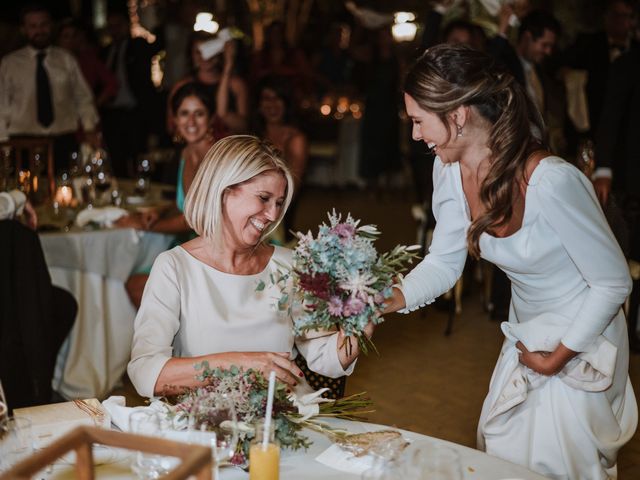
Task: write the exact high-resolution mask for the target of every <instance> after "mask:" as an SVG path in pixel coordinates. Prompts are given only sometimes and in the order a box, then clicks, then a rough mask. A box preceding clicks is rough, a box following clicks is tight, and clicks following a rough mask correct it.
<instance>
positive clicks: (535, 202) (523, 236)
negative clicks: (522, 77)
mask: <svg viewBox="0 0 640 480" xmlns="http://www.w3.org/2000/svg"><path fill="white" fill-rule="evenodd" d="M433 177H434V194H433V210H434V214H435V217H436V220H437V224H436V228H435V231H434V235H433V241H432V244H431V247H430V249H429V254H428V255H427V256H426V257H425V259H424V260H423V261H422V262H421V263H420V264H419V265H418V266H416V268H415V269H414V270H413V271H412V272H411V273H409V274H408V275H407V276H406V278H405V279H404V281H403V284H402V286H401V287H400V288H401V290H402V292H403V294H404V297H405V300H406V303H407V309H406V310H405V311H411V310H415V309H416V308H419V307H421V306H423V305H425V304H428V303H431V302H432V301H433V300H434V299H435V298H436V297H437V296H439V295H441V294H442V293H444V292H445V291H447V290H448V289H449V288H451V287H452V286H453V285H454V283H455V282H456V280H457V279H458V277H459V276H460V275H461V273H462V269H463V267H464V262H465V259H466V256H467V248H466V233H467V229H468V227H469V225H470V224H471V221H470V213H469V208H468V205H467V202H466V198H465V196H464V192H463V189H462V179H461V174H460V166H459V164H457V163H456V164H446V165H445V164H443V163H442V162H441V161H440V159H436V162H435V165H434V172H433ZM480 248H481V255H482V257H483V258H485V259H486V260H488V261H490V262H492V263H494V264H496V265H497V266H498V267H500V268H501V269H502V270H503V271H504V272H505V273H506V274H507V276H508V277H509V279H510V280H511V285H512V286H511V308H510V312H509V321H508V322H504V323H503V324H502V330H503V332H504V333H505V341H504V344H503V347H502V350H501V353H500V356H499V358H498V362H497V364H496V367H495V370H494V372H493V376H492V378H491V382H490V386H489V393H488V394H487V397H486V399H485V402H484V405H483V408H482V413H481V416H480V422H479V425H478V448H480V449H481V450H485V451H486V452H487V453H489V454H491V455H495V456H497V457H501V458H503V459H506V460H509V461H512V462H514V463H517V464H520V465H523V466H525V467H528V468H530V469H531V470H534V471H536V472H539V473H541V474H543V475H546V476H549V477H551V478H555V479H606V478H616V456H617V452H618V450H619V449H620V447H621V446H622V445H624V444H625V443H626V442H627V441H628V440H629V439H630V438H631V436H632V435H633V433H634V431H635V429H636V425H637V405H636V399H635V396H634V393H633V389H632V387H631V383H630V381H629V375H628V360H629V348H628V340H627V328H626V322H625V318H624V315H623V312H622V310H621V305H622V303H623V302H624V301H625V299H626V297H627V295H628V294H629V292H630V289H631V280H630V277H629V270H628V267H627V263H626V261H625V258H624V256H623V254H622V251H621V250H620V247H619V246H618V243H617V242H616V240H615V238H614V236H613V234H612V233H611V230H610V228H609V226H608V225H607V222H606V220H605V218H604V215H603V213H602V210H601V209H600V206H599V204H598V201H597V198H596V196H595V193H594V191H593V187H592V185H591V182H590V181H589V180H588V179H587V178H586V177H585V176H584V175H583V174H582V173H581V172H579V171H578V170H577V169H576V168H575V167H573V166H572V165H570V164H568V163H567V162H565V161H564V160H562V159H560V158H558V157H554V156H550V157H547V158H545V159H543V160H542V161H541V162H540V163H539V164H538V166H537V167H536V168H535V170H534V171H533V173H532V175H531V178H530V181H529V185H528V187H527V191H526V197H525V212H524V219H523V223H522V227H521V228H520V229H519V230H518V231H516V232H515V233H513V234H512V235H510V236H508V237H505V238H496V237H493V236H491V235H489V234H487V233H485V234H483V235H482V236H481V238H480ZM518 340H520V341H522V342H523V344H524V345H525V346H526V347H527V348H528V349H529V350H531V351H540V350H544V351H551V350H554V349H555V348H556V346H557V345H558V342H560V341H561V342H562V343H563V344H564V345H565V346H566V347H568V348H570V349H571V350H574V351H577V352H581V353H580V354H579V355H578V356H577V357H576V358H574V359H572V360H571V361H570V362H569V363H568V364H567V365H566V366H565V368H564V369H563V370H562V371H561V372H560V373H559V374H557V375H554V376H551V377H545V376H542V375H539V374H537V373H535V372H533V371H532V370H530V369H528V368H526V367H524V366H523V365H522V364H520V363H519V361H518V354H517V350H516V348H515V343H516V342H517V341H518Z"/></svg>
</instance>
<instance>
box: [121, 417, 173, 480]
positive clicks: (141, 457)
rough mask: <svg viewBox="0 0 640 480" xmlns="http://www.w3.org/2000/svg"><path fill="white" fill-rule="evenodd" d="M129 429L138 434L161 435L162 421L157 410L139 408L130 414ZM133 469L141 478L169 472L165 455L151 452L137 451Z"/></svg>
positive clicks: (155, 476) (144, 479)
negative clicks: (164, 459)
mask: <svg viewBox="0 0 640 480" xmlns="http://www.w3.org/2000/svg"><path fill="white" fill-rule="evenodd" d="M129 430H130V431H131V432H132V433H136V434H138V435H146V436H149V437H157V436H160V435H161V421H160V416H159V415H158V413H157V412H152V411H149V410H138V411H135V412H133V413H132V414H131V415H130V416H129ZM131 469H132V470H133V471H134V473H135V474H136V475H137V476H138V478H139V479H140V480H152V479H156V478H159V477H161V476H162V475H164V474H166V473H167V469H166V468H165V467H164V465H163V457H162V456H160V455H155V454H151V453H144V452H136V455H135V457H134V461H133V464H132V465H131Z"/></svg>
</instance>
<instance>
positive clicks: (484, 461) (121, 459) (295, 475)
mask: <svg viewBox="0 0 640 480" xmlns="http://www.w3.org/2000/svg"><path fill="white" fill-rule="evenodd" d="M331 423H332V424H333V425H335V426H340V427H342V428H345V429H347V430H349V431H350V432H352V433H360V432H364V431H368V430H380V429H384V428H388V427H384V426H382V425H373V424H368V423H361V422H347V421H342V420H338V421H332V422H331ZM305 434H306V435H307V436H308V437H309V438H310V439H311V440H312V441H313V444H312V445H311V447H310V448H309V449H308V450H307V451H306V452H305V451H304V450H299V451H296V452H293V451H290V450H284V451H283V452H282V454H281V461H280V478H281V480H316V479H317V480H320V479H323V480H325V479H328V480H331V479H336V480H338V479H345V480H349V479H354V480H355V479H359V478H360V476H359V475H353V474H348V473H345V472H342V471H339V470H335V469H333V468H331V467H329V466H326V465H323V464H321V463H319V462H317V461H316V460H315V458H316V457H317V456H318V455H319V454H320V453H322V452H323V451H325V450H326V449H327V448H328V447H329V446H330V445H331V442H330V441H329V440H328V439H327V437H325V436H324V435H322V434H319V433H316V432H313V431H306V432H305ZM403 434H404V436H405V438H407V439H408V440H410V441H416V440H422V441H426V442H430V443H433V445H440V446H447V447H450V448H452V449H453V450H455V451H456V452H457V453H458V455H459V458H460V463H461V468H462V474H463V478H464V479H465V480H502V479H505V480H506V479H510V480H515V479H519V480H541V479H544V478H545V477H543V476H541V475H538V474H536V473H533V472H531V471H529V470H527V469H525V468H523V467H520V466H517V465H514V464H512V463H509V462H505V461H504V460H500V459H499V458H496V457H492V456H489V455H487V454H485V453H482V452H480V451H478V450H474V449H471V448H468V447H463V446H462V445H456V444H454V443H450V442H446V441H444V440H439V439H437V438H433V437H427V436H425V435H420V434H417V433H413V432H407V431H403ZM99 450H100V449H99ZM96 458H97V459H98V460H100V459H101V458H102V459H103V460H106V461H107V462H108V463H107V464H104V465H101V466H98V467H97V469H96V474H97V475H96V476H97V478H103V479H121V478H133V477H134V476H133V474H132V473H131V469H130V464H131V459H132V455H131V454H130V453H129V452H127V453H125V454H123V453H120V454H119V455H117V454H114V452H113V451H112V452H101V453H97V454H96ZM39 478H40V476H39ZM42 478H43V479H44V478H46V479H47V480H49V479H55V480H61V479H66V478H74V476H73V467H72V466H71V465H68V464H67V465H61V464H58V465H56V467H55V468H54V471H53V473H52V474H51V475H44V476H42ZM221 478H222V480H236V479H238V480H240V479H242V480H244V479H247V478H249V474H248V473H245V472H244V471H242V470H240V469H238V468H235V467H223V468H222V469H221Z"/></svg>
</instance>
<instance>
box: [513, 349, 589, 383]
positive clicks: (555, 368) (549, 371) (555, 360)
mask: <svg viewBox="0 0 640 480" xmlns="http://www.w3.org/2000/svg"><path fill="white" fill-rule="evenodd" d="M516 348H517V349H518V350H520V352H522V353H521V354H520V363H522V364H523V365H524V366H525V367H529V368H530V369H531V370H533V371H534V372H537V373H539V374H541V375H546V376H552V375H555V374H557V373H558V372H559V371H560V370H562V369H563V368H564V366H565V365H566V364H567V362H569V360H571V359H572V358H573V357H575V356H576V355H577V354H578V352H574V351H573V350H570V349H568V348H567V347H565V346H564V345H563V344H562V343H560V344H559V345H558V348H556V349H555V350H554V351H553V352H530V351H529V350H527V347H525V346H524V344H523V343H522V342H518V343H516Z"/></svg>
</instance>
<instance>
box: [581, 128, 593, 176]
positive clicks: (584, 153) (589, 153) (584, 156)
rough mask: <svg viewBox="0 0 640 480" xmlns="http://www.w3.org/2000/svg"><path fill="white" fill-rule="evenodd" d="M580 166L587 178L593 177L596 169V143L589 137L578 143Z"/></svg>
mask: <svg viewBox="0 0 640 480" xmlns="http://www.w3.org/2000/svg"><path fill="white" fill-rule="evenodd" d="M578 168H579V169H580V170H582V173H584V174H585V175H586V176H587V178H591V176H592V175H593V172H594V171H595V169H596V160H595V153H594V145H593V142H592V141H591V140H589V139H588V138H586V139H583V140H581V141H580V143H579V144H578Z"/></svg>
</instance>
